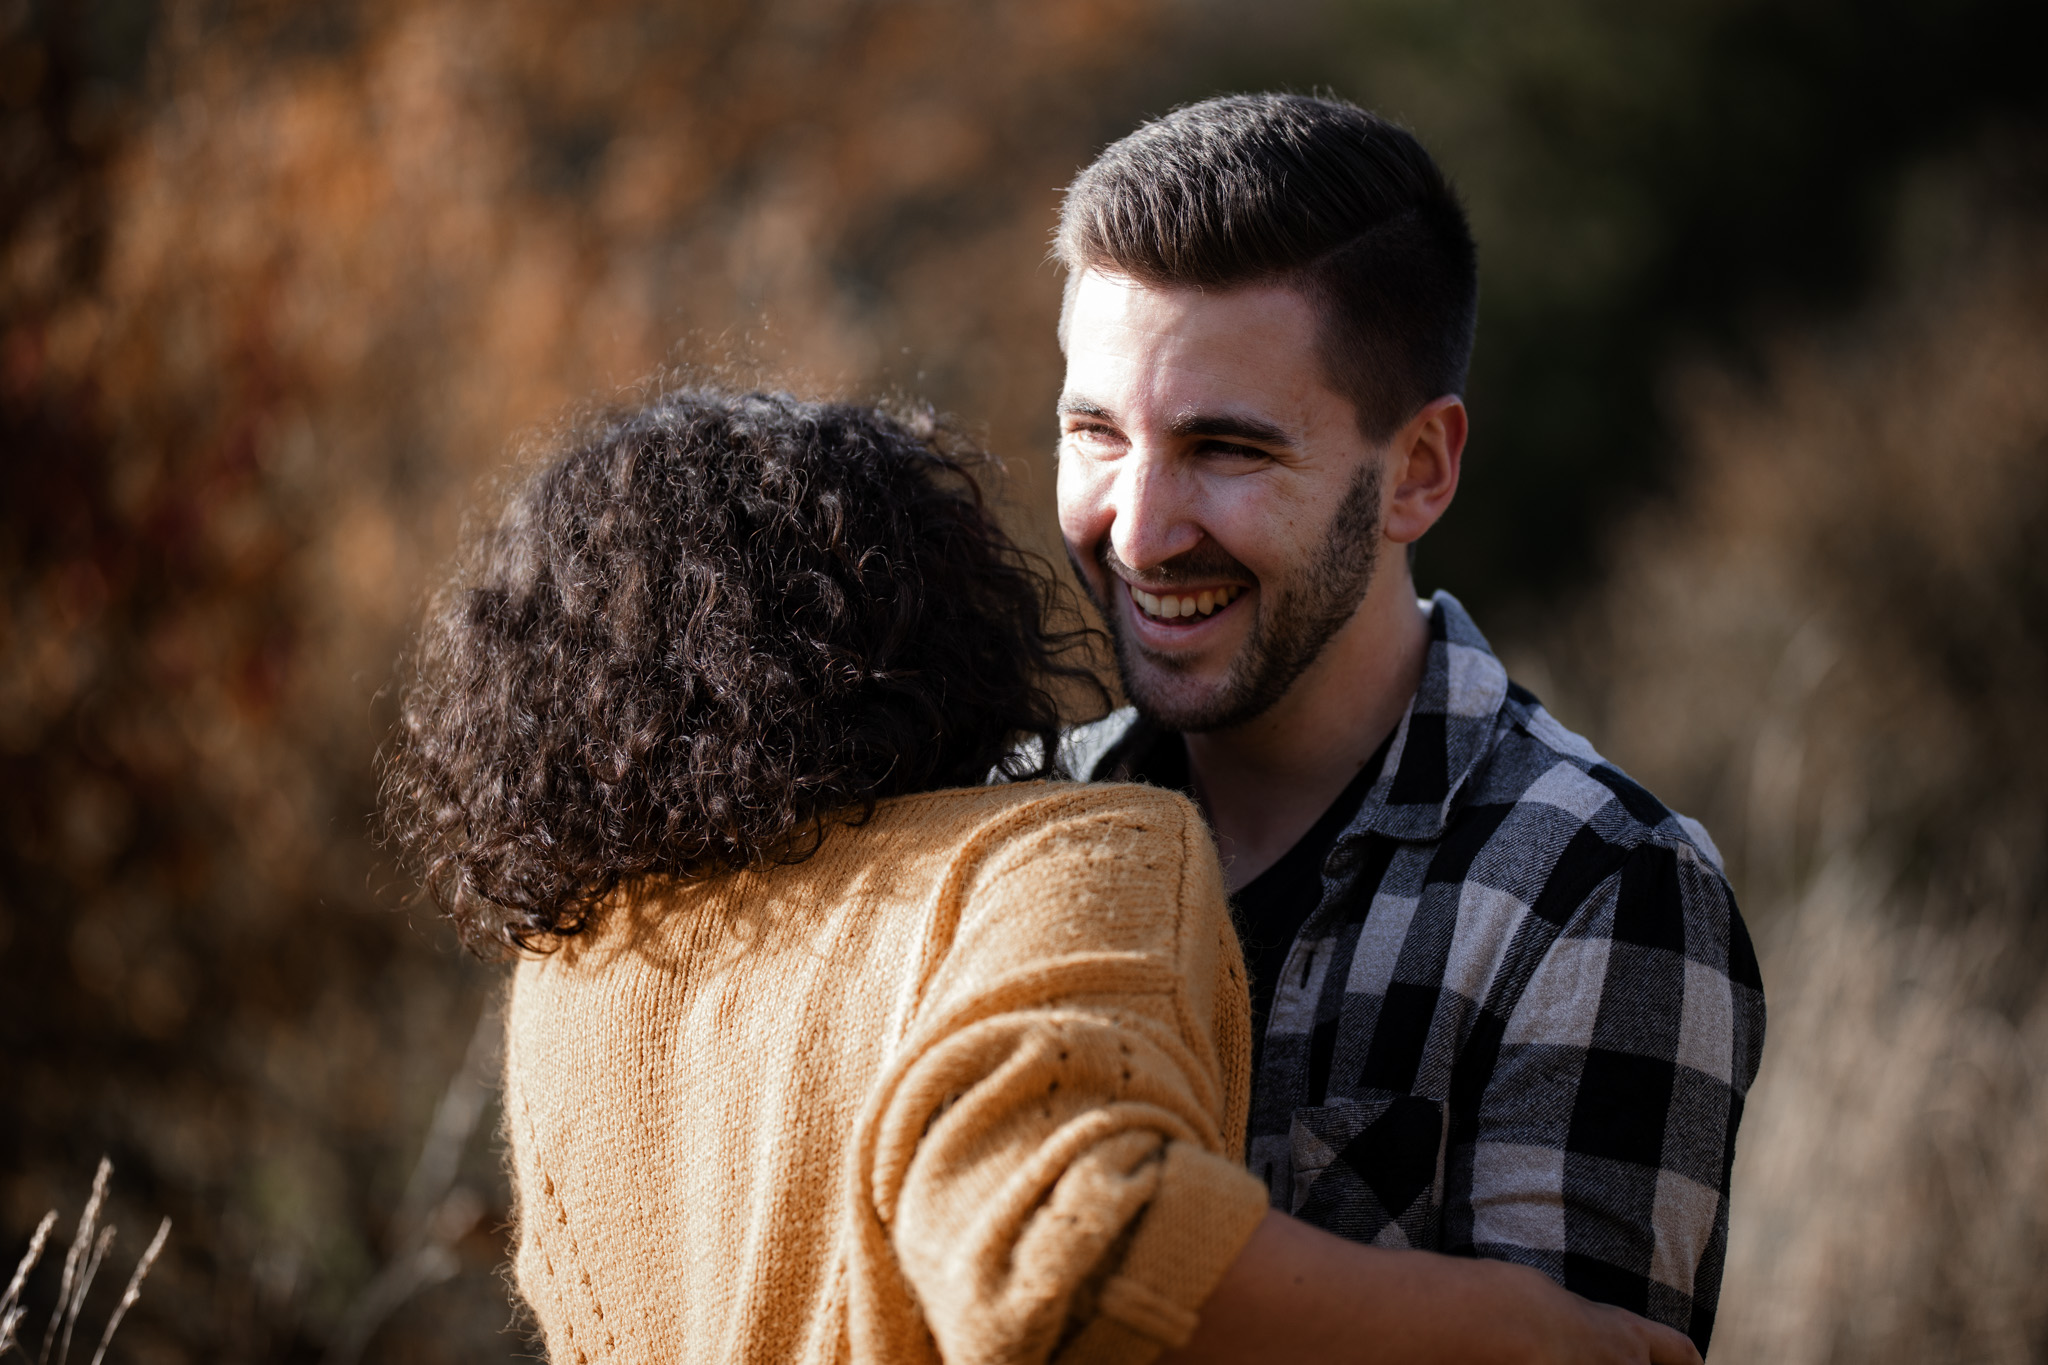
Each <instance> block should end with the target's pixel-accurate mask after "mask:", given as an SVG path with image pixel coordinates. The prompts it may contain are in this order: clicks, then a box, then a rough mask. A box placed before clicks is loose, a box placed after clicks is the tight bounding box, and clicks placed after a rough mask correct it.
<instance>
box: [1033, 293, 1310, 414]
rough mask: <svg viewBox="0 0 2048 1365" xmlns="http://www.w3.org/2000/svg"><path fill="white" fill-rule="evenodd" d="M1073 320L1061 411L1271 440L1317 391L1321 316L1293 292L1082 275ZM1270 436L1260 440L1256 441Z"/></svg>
mask: <svg viewBox="0 0 2048 1365" xmlns="http://www.w3.org/2000/svg"><path fill="white" fill-rule="evenodd" d="M1074 303H1075V306H1074V309H1073V311H1072V313H1071V314H1070V316H1069V318H1068V323H1069V328H1068V337H1067V374H1066V387H1065V391H1064V393H1063V394H1062V395H1061V401H1060V410H1061V411H1062V412H1066V413H1074V414H1078V415H1088V416H1100V417H1106V418H1117V419H1125V420H1128V419H1129V418H1132V417H1135V416H1136V415H1137V414H1136V413H1135V412H1129V411H1126V410H1127V409H1131V408H1137V407H1142V408H1143V409H1144V411H1145V415H1146V417H1147V418H1148V420H1151V421H1156V422H1158V423H1160V424H1162V425H1165V426H1168V427H1169V428H1170V429H1171V430H1173V431H1174V432H1175V434H1179V435H1217V436H1240V437H1245V436H1252V437H1254V438H1255V439H1263V440H1270V439H1273V438H1274V434H1276V433H1278V432H1280V431H1281V430H1283V429H1284V428H1288V427H1293V426H1298V425H1300V423H1301V420H1302V417H1303V416H1304V413H1303V411H1302V410H1303V409H1304V407H1305V406H1306V405H1310V404H1312V403H1313V401H1314V400H1313V398H1312V396H1311V390H1320V389H1321V388H1322V384H1321V367H1320V365H1319V364H1318V362H1317V361H1316V358H1315V353H1314V341H1315V337H1314V325H1315V315H1314V313H1313V311H1312V310H1311V309H1310V307H1309V305H1308V304H1307V302H1306V300H1304V299H1302V298H1301V296H1300V295H1299V294H1298V293H1296V292H1295V291H1293V290H1291V289H1284V288H1279V287H1276V286H1268V285H1260V286H1246V287H1243V288H1240V289H1232V290H1201V289H1192V288H1176V287H1159V286H1151V285H1144V284H1139V283H1136V282H1134V281H1131V280H1127V279H1123V278H1120V277H1116V276H1108V275H1102V274H1100V273H1099V272H1096V271H1092V270H1091V271H1088V272H1086V273H1085V274H1084V275H1083V277H1082V280H1081V283H1080V286H1079V288H1078V289H1077V290H1076V294H1075V300H1074ZM1261 428H1263V429H1264V431H1265V432H1266V433H1267V434H1265V435H1255V432H1256V431H1257V430H1258V429H1261Z"/></svg>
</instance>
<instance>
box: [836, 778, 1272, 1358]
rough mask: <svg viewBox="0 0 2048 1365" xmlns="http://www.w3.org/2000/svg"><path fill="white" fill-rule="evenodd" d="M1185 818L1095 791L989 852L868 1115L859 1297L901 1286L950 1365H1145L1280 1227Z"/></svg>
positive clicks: (1232, 984)
mask: <svg viewBox="0 0 2048 1365" xmlns="http://www.w3.org/2000/svg"><path fill="white" fill-rule="evenodd" d="M1123 790H1124V791H1126V792H1128V791H1134V790H1136V789H1130V788H1126V789H1123ZM1168 800H1169V798H1166V797H1165V796H1164V794H1159V793H1147V794H1146V795H1145V796H1144V797H1143V799H1142V802H1141V803H1140V804H1138V805H1137V806H1136V807H1135V808H1133V806H1132V804H1131V800H1130V799H1123V798H1118V797H1117V796H1116V795H1115V791H1114V789H1110V790H1109V792H1108V794H1107V795H1106V796H1105V791H1104V789H1092V790H1090V791H1088V792H1087V793H1086V794H1085V795H1082V796H1077V797H1076V798H1075V799H1074V800H1072V801H1071V802H1070V803H1068V805H1067V806H1065V807H1064V808H1063V813H1061V814H1059V815H1058V816H1057V817H1056V818H1053V819H1050V820H1046V819H1043V818H1042V817H1043V814H1044V813H1043V812H1038V813H1037V814H1038V815H1039V817H1040V818H1038V819H1036V820H1034V822H1033V824H1032V827H1031V828H1029V829H1028V830H1024V831H1018V830H1012V831H1008V832H998V833H997V834H996V835H995V836H993V837H992V839H991V841H990V842H991V843H992V844H994V845H996V846H995V847H993V848H991V849H990V850H988V851H987V852H986V857H985V861H984V862H983V863H982V865H981V866H980V867H978V868H977V869H976V870H975V872H974V873H973V874H972V875H971V876H968V877H966V878H964V879H963V881H964V883H965V885H964V886H963V888H962V890H961V894H960V897H959V905H958V915H959V921H958V928H957V932H956V933H954V934H953V935H951V936H950V947H949V949H948V950H947V952H946V953H945V955H944V960H943V961H942V962H941V963H940V964H938V966H937V968H936V970H935V971H934V973H933V976H932V980H931V983H930V985H929V986H928V987H927V989H926V992H925V996H924V998H923V999H922V1000H921V1001H920V1002H919V1005H918V1008H917V1012H916V1019H915V1023H914V1024H913V1026H912V1028H911V1030H910V1033H909V1035H908V1038H907V1040H906V1045H905V1047H904V1049H903V1051H902V1053H901V1056H900V1057H899V1060H898V1062H897V1064H896V1065H895V1066H894V1067H893V1068H892V1069H891V1071H890V1073H889V1074H888V1076H887V1077H886V1078H885V1082H884V1084H883V1085H882V1086H881V1087H880V1088H879V1090H878V1092H877V1094H876V1095H875V1097H874V1099H873V1100H872V1101H871V1104H870V1106H869V1112H868V1117H867V1118H866V1119H865V1120H864V1129H863V1134H862V1143H861V1150H860V1158H859V1161H858V1163H857V1165H858V1169H859V1171H860V1178H861V1180H862V1181H863V1185H864V1188H863V1189H862V1190H861V1191H860V1194H861V1197H862V1198H863V1199H864V1200H865V1202H866V1203H867V1205H868V1207H870V1208H871V1209H872V1210H873V1213H874V1218H873V1221H872V1224H871V1234H872V1242H873V1245H871V1246H870V1247H869V1249H868V1250H869V1252H870V1257H869V1259H870V1267H869V1269H870V1273H869V1274H868V1275H867V1276H864V1277H856V1282H855V1286H854V1292H855V1293H856V1294H859V1293H879V1292H886V1290H887V1286H886V1284H881V1283H880V1282H879V1281H878V1279H877V1276H878V1275H879V1274H880V1267H881V1265H882V1263H883V1262H887V1263H889V1264H890V1265H893V1268H894V1271H895V1273H897V1274H899V1275H900V1277H901V1280H902V1288H903V1290H904V1291H905V1292H906V1293H907V1294H908V1296H909V1297H910V1298H911V1299H913V1300H914V1301H915V1303H916V1304H917V1306H918V1309H919V1311H920V1314H921V1317H922V1321H923V1325H924V1328H925V1329H926V1330H928V1331H929V1332H930V1334H931V1338H932V1340H933V1342H934V1343H935V1344H936V1346H937V1347H938V1354H939V1355H940V1356H942V1357H943V1358H944V1359H946V1360H948V1361H963V1362H965V1361H1042V1360H1048V1359H1052V1358H1055V1357H1057V1358H1059V1359H1061V1360H1074V1361H1091V1360H1117V1361H1143V1360H1147V1359H1150V1358H1151V1357H1152V1356H1153V1355H1155V1354H1157V1353H1158V1351H1159V1350H1161V1349H1163V1348H1165V1347H1167V1346H1171V1345H1178V1344H1181V1343H1182V1342H1184V1341H1186V1340H1187V1338H1188V1336H1189V1335H1190V1333H1191V1332H1192V1331H1193V1328H1194V1325H1195V1321H1196V1311H1197V1310H1198V1309H1199V1307H1200V1306H1201V1304H1202V1302H1203V1301H1204V1300H1205V1299H1206V1298H1207V1297H1208V1295H1209V1293H1210V1291H1211V1290H1212V1289H1213V1288H1214V1286H1215V1284H1216V1282H1217V1280H1218V1279H1219V1278H1220V1277H1221V1275H1222V1272H1223V1270H1224V1268H1225V1267H1226V1266H1228V1265H1229V1263H1230V1262H1231V1260H1233V1259H1234V1258H1235V1256H1236V1254H1237V1252H1238V1251H1239V1249H1240V1248H1241V1247H1242V1246H1243V1244H1244V1241H1245V1240H1246V1238H1248V1237H1249V1236H1250V1234H1251V1232H1252V1229H1253V1228H1254V1227H1255V1226H1256V1225H1257V1223H1258V1221H1259V1219H1260V1218H1261V1217H1263V1216H1264V1213H1265V1208H1266V1198H1265V1191H1264V1188H1263V1187H1262V1186H1261V1185H1260V1184H1259V1183H1258V1182H1257V1181H1256V1180H1254V1179H1252V1177H1251V1176H1249V1175H1248V1174H1247V1173H1246V1172H1245V1171H1244V1169H1243V1168H1242V1166H1241V1164H1240V1156H1241V1147H1242V1142H1243V1113H1244V1107H1245V1093H1246V1089H1247V1085H1248V1069H1249V1063H1248V1051H1249V1039H1248V1034H1247V1025H1246V1023H1245V1020H1244V1012H1245V1011H1244V1005H1243V994H1244V980H1243V969H1242V965H1241V963H1240V962H1239V960H1238V958H1237V947H1236V941H1235V936H1234V934H1233V933H1232V932H1231V931H1230V928H1229V921H1228V918H1227V914H1226V912H1225V910H1224V905H1223V898H1222V892H1221V887H1220V878H1219V877H1218V875H1217V872H1216V868H1215V855H1214V852H1213V850H1212V849H1211V848H1210V847H1209V844H1208V841H1207V838H1206V835H1205V834H1204V833H1203V831H1202V830H1201V829H1200V827H1199V823H1198V821H1197V820H1196V817H1195V816H1194V815H1193V812H1192V811H1189V810H1186V809H1185V808H1184V803H1179V802H1178V798H1171V801H1172V802H1173V803H1174V804H1168ZM1191 836H1192V837H1191ZM941 912H942V916H943V913H944V907H943V906H942V907H941ZM883 1278H886V1277H883ZM857 1308H858V1306H857ZM892 1316H893V1315H890V1314H887V1313H871V1312H862V1311H856V1312H855V1313H854V1314H853V1315H852V1318H853V1320H854V1321H855V1322H857V1323H858V1322H863V1321H869V1322H879V1321H887V1320H890V1319H891V1317H892ZM857 1345H858V1343H857ZM871 1345H872V1346H873V1348H874V1350H875V1354H876V1355H877V1356H878V1358H897V1353H892V1352H891V1350H890V1344H889V1343H881V1342H877V1343H872V1344H871Z"/></svg>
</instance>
